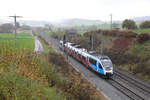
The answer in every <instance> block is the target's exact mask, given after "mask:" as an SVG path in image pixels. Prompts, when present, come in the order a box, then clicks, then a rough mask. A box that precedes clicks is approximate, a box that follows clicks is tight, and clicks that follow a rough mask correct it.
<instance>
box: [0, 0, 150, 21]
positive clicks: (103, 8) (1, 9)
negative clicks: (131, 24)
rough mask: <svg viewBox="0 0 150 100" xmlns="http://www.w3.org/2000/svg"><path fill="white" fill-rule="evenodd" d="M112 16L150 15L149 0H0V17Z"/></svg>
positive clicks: (118, 17)
mask: <svg viewBox="0 0 150 100" xmlns="http://www.w3.org/2000/svg"><path fill="white" fill-rule="evenodd" d="M111 13H112V14H113V19H114V20H124V19H126V18H133V17H140V16H150V0H1V2H0V19H2V18H4V17H6V16H10V15H14V14H17V15H21V16H23V17H24V18H23V19H36V20H37V19H40V20H50V21H55V20H59V19H66V18H85V19H99V20H103V21H108V20H110V16H109V15H110V14H111Z"/></svg>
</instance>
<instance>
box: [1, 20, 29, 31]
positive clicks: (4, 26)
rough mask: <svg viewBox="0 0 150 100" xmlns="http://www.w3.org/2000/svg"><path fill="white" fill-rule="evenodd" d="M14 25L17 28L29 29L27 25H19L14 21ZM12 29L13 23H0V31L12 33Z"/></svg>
mask: <svg viewBox="0 0 150 100" xmlns="http://www.w3.org/2000/svg"><path fill="white" fill-rule="evenodd" d="M16 27H17V29H19V30H30V26H28V25H20V23H19V22H17V23H16ZM13 30H14V25H13V24H12V23H5V24H1V25H0V33H12V32H13Z"/></svg>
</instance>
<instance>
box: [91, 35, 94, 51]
mask: <svg viewBox="0 0 150 100" xmlns="http://www.w3.org/2000/svg"><path fill="white" fill-rule="evenodd" d="M93 42H94V41H93V33H92V34H91V35H90V46H91V50H93V45H94V44H93Z"/></svg>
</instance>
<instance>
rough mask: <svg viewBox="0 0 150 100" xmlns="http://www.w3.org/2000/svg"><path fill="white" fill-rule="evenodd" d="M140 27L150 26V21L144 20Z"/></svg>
mask: <svg viewBox="0 0 150 100" xmlns="http://www.w3.org/2000/svg"><path fill="white" fill-rule="evenodd" d="M140 28H150V21H144V22H142V23H141V24H140Z"/></svg>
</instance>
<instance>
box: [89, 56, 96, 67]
mask: <svg viewBox="0 0 150 100" xmlns="http://www.w3.org/2000/svg"><path fill="white" fill-rule="evenodd" d="M89 62H90V63H92V64H93V65H95V66H96V60H94V59H91V58H89Z"/></svg>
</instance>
